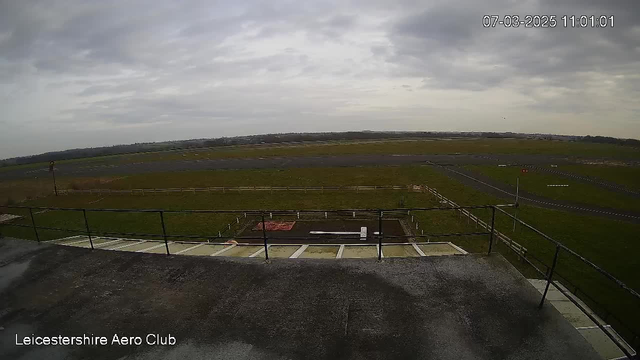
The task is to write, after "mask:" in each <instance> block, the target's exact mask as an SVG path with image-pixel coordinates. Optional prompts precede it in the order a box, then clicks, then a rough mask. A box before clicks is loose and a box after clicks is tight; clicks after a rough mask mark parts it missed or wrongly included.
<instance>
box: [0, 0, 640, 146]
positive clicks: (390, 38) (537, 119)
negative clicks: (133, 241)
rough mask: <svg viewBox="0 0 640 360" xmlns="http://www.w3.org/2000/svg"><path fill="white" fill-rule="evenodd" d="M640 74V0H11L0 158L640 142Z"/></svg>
mask: <svg viewBox="0 0 640 360" xmlns="http://www.w3.org/2000/svg"><path fill="white" fill-rule="evenodd" d="M485 14H497V15H501V16H502V15H520V16H521V17H524V15H526V14H541V15H542V14H548V15H557V16H558V19H559V18H560V16H562V15H565V14H566V15H574V14H575V15H578V16H579V15H583V14H585V15H596V16H599V15H607V16H611V15H613V16H614V19H615V25H614V27H613V28H606V29H602V28H598V29H591V28H575V29H571V28H564V27H563V26H562V24H561V21H560V20H558V21H559V22H560V24H559V25H558V26H557V27H556V28H554V29H534V28H524V27H519V28H504V27H502V26H498V27H496V28H484V27H483V26H482V17H483V15H485ZM639 84H640V2H638V1H636V0H617V1H609V2H604V1H599V0H564V1H560V2H559V1H552V0H527V1H510V0H490V1H483V2H482V4H480V2H477V1H470V0H469V1H464V2H463V1H430V2H424V1H412V0H403V1H395V2H387V1H378V0H374V1H371V0H369V1H364V0H352V1H344V0H343V1H314V2H301V1H278V0H273V1H268V2H262V1H208V0H207V1H204V0H200V1H187V2H185V1H178V0H175V1H172V0H156V1H133V2H132V1H120V0H116V1H104V2H97V1H96V2H93V1H92V2H86V1H72V0H48V1H44V0H43V1H27V0H24V1H2V2H0V127H1V128H2V131H1V132H0V158H5V157H10V156H16V155H26V154H32V153H38V152H43V151H49V150H60V149H66V148H72V147H86V146H101V145H111V144H119V143H129V142H142V141H159V140H169V139H178V138H195V137H218V136H231V135H242V134H256V133H268V132H291V131H341V130H362V129H370V130H391V129H393V130H454V131H522V132H544V133H562V134H597V135H609V136H618V137H634V138H640V105H639V102H638V100H637V99H640V85H639Z"/></svg>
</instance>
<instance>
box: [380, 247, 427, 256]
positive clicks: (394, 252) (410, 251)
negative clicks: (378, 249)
mask: <svg viewBox="0 0 640 360" xmlns="http://www.w3.org/2000/svg"><path fill="white" fill-rule="evenodd" d="M382 251H383V252H384V257H386V258H390V257H419V256H420V254H418V252H417V251H416V249H414V247H413V245H383V246H382Z"/></svg>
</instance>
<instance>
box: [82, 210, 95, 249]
mask: <svg viewBox="0 0 640 360" xmlns="http://www.w3.org/2000/svg"><path fill="white" fill-rule="evenodd" d="M82 215H83V216H84V227H85V228H86V229H87V236H88V237H89V244H91V250H93V240H92V239H91V231H89V221H88V220H87V210H86V209H82Z"/></svg>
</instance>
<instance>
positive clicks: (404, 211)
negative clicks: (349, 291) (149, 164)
mask: <svg viewBox="0 0 640 360" xmlns="http://www.w3.org/2000/svg"><path fill="white" fill-rule="evenodd" d="M502 206H512V205H502ZM0 207H1V208H8V209H23V210H28V212H29V218H30V222H31V224H30V225H26V224H14V223H0V226H8V227H22V228H32V229H33V232H34V236H35V238H36V240H37V241H38V242H40V241H41V239H40V234H39V233H38V230H52V231H64V232H70V233H81V234H84V235H86V236H87V237H88V238H89V243H90V246H91V249H94V248H95V247H94V244H93V237H94V236H96V235H98V236H137V237H147V238H152V239H154V238H155V239H161V240H164V242H165V245H166V250H167V251H166V252H167V255H170V254H171V253H170V251H169V246H168V239H170V238H172V239H174V238H179V239H180V238H183V239H185V238H186V239H213V240H217V241H225V240H236V241H238V240H262V241H263V242H264V245H265V258H267V259H268V257H269V255H268V254H269V253H268V249H267V246H268V243H269V241H273V240H291V239H292V238H291V237H277V236H273V235H269V234H267V231H266V230H265V227H264V223H265V216H268V217H269V218H270V219H271V218H272V217H273V216H274V215H275V216H297V217H298V218H299V216H300V213H305V214H319V215H320V216H322V215H324V218H325V219H326V218H328V214H336V215H338V216H341V217H342V218H344V217H350V216H349V215H350V214H353V215H354V216H355V214H356V213H357V214H360V215H365V216H369V218H376V219H377V220H378V232H377V235H375V234H374V235H372V237H373V238H374V239H376V240H377V243H378V259H381V258H382V246H383V240H384V239H387V240H398V239H429V238H438V237H459V236H478V235H489V244H490V245H489V251H491V244H492V243H493V237H494V236H493V227H491V229H487V231H474V232H460V233H424V231H423V232H421V233H420V234H405V235H389V234H385V233H384V229H383V225H382V224H383V222H382V220H383V219H384V218H385V217H386V219H390V217H389V216H398V215H410V214H411V213H412V212H414V213H415V212H419V211H438V210H440V211H442V210H445V211H447V210H460V209H466V210H472V209H491V210H492V214H493V215H492V216H493V217H495V207H494V206H493V205H477V206H459V207H428V208H390V209H339V210H166V209H100V208H59V207H34V206H8V205H2V206H0ZM34 210H41V211H68V212H81V213H82V216H83V221H84V224H83V225H84V229H67V228H58V227H49V226H38V225H37V224H36V221H35V218H34V216H33V215H34V212H33V211H34ZM89 212H113V213H146V214H149V213H155V214H158V219H159V222H158V223H159V224H160V226H161V228H162V233H160V234H159V233H139V232H103V231H95V230H91V228H90V224H89V220H88V218H87V213H89ZM165 214H236V215H239V216H238V218H239V217H240V216H242V217H244V218H246V217H248V216H252V217H257V218H258V219H260V221H261V222H262V224H263V231H262V236H261V237H256V236H222V235H221V234H220V232H218V234H213V235H211V234H195V235H187V234H169V233H168V232H167V229H166V226H165ZM342 238H344V239H350V237H348V236H343V237H342ZM351 238H353V239H355V238H359V236H354V237H351ZM295 239H296V240H312V239H313V240H317V239H318V237H317V236H316V237H311V236H306V237H304V236H296V237H295Z"/></svg>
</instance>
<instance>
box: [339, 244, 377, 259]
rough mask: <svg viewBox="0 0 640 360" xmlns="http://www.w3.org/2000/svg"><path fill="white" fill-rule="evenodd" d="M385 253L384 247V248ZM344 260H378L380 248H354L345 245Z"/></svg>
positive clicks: (372, 246)
mask: <svg viewBox="0 0 640 360" xmlns="http://www.w3.org/2000/svg"><path fill="white" fill-rule="evenodd" d="M382 249H383V251H384V247H383V248H382ZM342 258H343V259H364V258H376V259H377V258H378V248H377V247H376V246H375V245H368V246H354V245H351V246H350V245H345V247H344V252H343V253H342Z"/></svg>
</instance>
